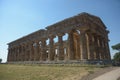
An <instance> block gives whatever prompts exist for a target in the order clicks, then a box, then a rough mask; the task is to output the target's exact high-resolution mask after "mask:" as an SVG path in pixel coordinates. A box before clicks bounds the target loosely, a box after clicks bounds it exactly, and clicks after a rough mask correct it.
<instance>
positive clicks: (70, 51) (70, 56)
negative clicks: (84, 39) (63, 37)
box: [68, 32, 75, 60]
mask: <svg viewBox="0 0 120 80" xmlns="http://www.w3.org/2000/svg"><path fill="white" fill-rule="evenodd" d="M74 58H75V54H74V41H73V34H72V33H71V32H69V33H68V60H73V59H74Z"/></svg>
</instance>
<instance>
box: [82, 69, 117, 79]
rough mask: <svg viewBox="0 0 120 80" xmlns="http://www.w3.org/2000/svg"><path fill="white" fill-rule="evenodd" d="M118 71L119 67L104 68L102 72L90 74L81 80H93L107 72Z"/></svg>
mask: <svg viewBox="0 0 120 80" xmlns="http://www.w3.org/2000/svg"><path fill="white" fill-rule="evenodd" d="M116 69H118V67H106V68H103V69H101V70H98V71H96V72H94V73H93V74H88V75H86V76H84V77H82V79H80V80H93V79H95V78H97V77H99V76H100V75H103V74H105V73H107V72H110V71H112V70H116ZM101 80H102V79H101ZM107 80H109V79H107Z"/></svg>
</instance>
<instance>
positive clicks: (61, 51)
mask: <svg viewBox="0 0 120 80" xmlns="http://www.w3.org/2000/svg"><path fill="white" fill-rule="evenodd" d="M62 36H63V34H59V35H58V45H59V46H58V58H59V60H64V48H63V40H62Z"/></svg>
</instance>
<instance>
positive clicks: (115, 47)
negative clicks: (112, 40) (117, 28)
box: [112, 43, 120, 52]
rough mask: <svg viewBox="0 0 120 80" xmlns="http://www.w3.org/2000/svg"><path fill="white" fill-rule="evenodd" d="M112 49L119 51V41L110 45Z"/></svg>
mask: <svg viewBox="0 0 120 80" xmlns="http://www.w3.org/2000/svg"><path fill="white" fill-rule="evenodd" d="M112 49H113V50H118V51H119V52H120V43H118V44H116V45H113V46H112Z"/></svg>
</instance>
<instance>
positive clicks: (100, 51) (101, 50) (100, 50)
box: [99, 36, 104, 60]
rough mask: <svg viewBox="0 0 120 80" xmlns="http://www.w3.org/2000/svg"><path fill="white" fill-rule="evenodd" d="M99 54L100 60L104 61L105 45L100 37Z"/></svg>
mask: <svg viewBox="0 0 120 80" xmlns="http://www.w3.org/2000/svg"><path fill="white" fill-rule="evenodd" d="M99 53H100V59H101V60H103V59H104V58H103V57H104V56H103V44H102V38H101V37H100V36H99Z"/></svg>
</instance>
